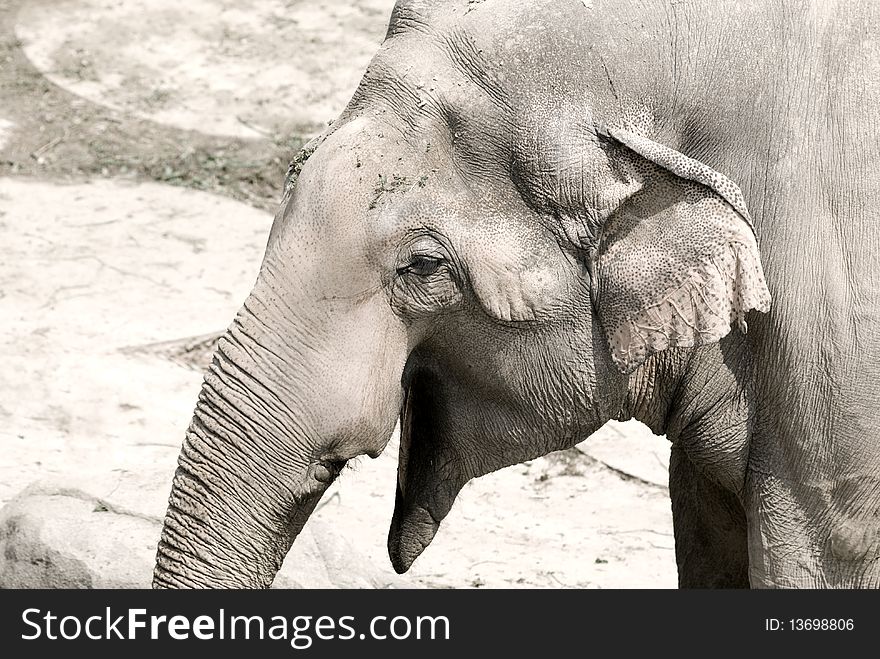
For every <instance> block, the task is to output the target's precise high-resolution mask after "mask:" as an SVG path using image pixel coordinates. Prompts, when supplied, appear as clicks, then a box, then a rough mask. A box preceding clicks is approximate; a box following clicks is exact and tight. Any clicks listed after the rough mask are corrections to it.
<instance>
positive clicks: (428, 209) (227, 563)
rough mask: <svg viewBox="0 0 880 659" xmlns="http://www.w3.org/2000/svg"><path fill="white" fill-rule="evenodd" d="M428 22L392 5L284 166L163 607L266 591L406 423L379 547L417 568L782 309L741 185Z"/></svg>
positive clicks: (178, 526) (472, 29)
mask: <svg viewBox="0 0 880 659" xmlns="http://www.w3.org/2000/svg"><path fill="white" fill-rule="evenodd" d="M428 11H430V10H429V9H423V8H421V4H420V3H412V4H410V3H400V4H399V5H398V6H397V8H396V9H395V13H394V15H393V17H392V21H391V27H390V28H389V35H388V38H387V40H386V42H385V44H384V45H383V47H382V49H381V50H380V52H379V54H378V55H377V56H376V58H375V59H374V61H373V62H372V64H371V65H370V69H369V70H368V72H367V74H366V76H365V77H364V80H363V81H362V83H361V85H360V87H359V89H358V91H357V93H356V94H355V96H354V98H353V99H352V101H351V103H350V104H349V106H348V108H347V109H346V110H345V112H344V113H343V114H342V116H341V117H340V118H339V119H338V120H337V121H336V122H335V123H334V124H333V125H332V126H331V127H330V128H329V129H328V130H327V131H326V132H325V134H324V135H322V136H321V137H320V138H318V140H316V141H315V142H314V143H312V145H310V147H309V148H308V149H307V150H306V151H304V152H303V154H301V157H300V158H299V162H298V163H297V164H296V165H295V166H294V167H293V168H292V171H291V174H290V181H289V184H288V186H287V193H286V194H285V198H284V200H283V202H282V206H281V209H280V211H279V213H278V215H277V217H276V220H275V223H274V225H273V228H272V231H271V235H270V238H269V242H268V246H267V248H266V253H265V257H264V260H263V263H262V266H261V269H260V272H259V276H258V278H257V281H256V284H255V286H254V289H253V292H252V293H251V294H250V296H249V297H248V298H247V300H246V301H245V302H244V305H243V306H242V308H241V310H240V311H239V313H238V315H237V316H236V318H235V319H234V321H233V323H232V325H231V326H230V327H229V329H228V331H227V332H226V334H225V336H224V337H223V338H222V339H221V340H220V343H219V345H218V349H217V352H216V355H215V357H214V360H213V363H212V365H211V367H210V370H209V371H208V373H207V375H206V377H205V382H204V386H203V388H202V392H201V395H200V396H199V400H198V404H197V406H196V409H195V414H194V418H193V420H192V423H191V425H190V427H189V430H188V431H187V433H186V438H185V440H184V443H183V448H182V451H181V454H180V458H179V467H178V469H177V473H176V475H175V478H174V483H173V490H172V493H171V497H170V502H169V507H168V513H167V516H166V519H165V525H164V529H163V533H162V539H161V542H160V545H159V552H158V559H157V565H156V569H155V573H154V585H155V586H157V587H187V586H211V587H218V586H239V587H240V586H245V587H265V586H267V585H268V584H270V583H271V581H272V579H273V578H274V575H275V572H276V571H277V570H278V568H279V566H280V565H281V562H282V560H283V558H284V556H285V554H286V552H287V550H288V549H289V547H290V545H291V543H292V542H293V540H294V539H295V537H296V535H297V533H298V532H299V531H300V529H301V528H302V526H303V524H304V523H305V521H306V520H307V518H308V516H309V514H310V513H311V512H312V510H313V509H314V507H315V505H316V503H317V502H318V500H319V498H320V497H321V494H322V493H323V492H324V491H325V490H326V489H327V487H328V485H329V484H330V483H331V482H332V481H333V479H334V478H335V477H336V475H337V474H338V473H339V471H340V469H341V468H342V467H343V465H345V463H346V461H348V460H350V459H352V458H354V457H356V456H360V455H364V454H366V455H369V456H371V457H375V456H377V455H378V454H379V453H380V452H381V451H382V450H383V448H384V447H385V445H386V443H387V441H388V439H389V437H390V436H391V434H392V432H393V430H394V427H395V425H396V423H397V421H398V419H400V422H401V441H400V458H399V471H398V484H397V501H396V508H395V512H394V518H393V520H392V522H391V531H390V535H389V540H388V549H389V554H390V556H391V561H392V563H393V565H394V567H395V569H396V570H397V571H399V572H402V571H405V570H407V569H408V568H409V566H410V565H411V564H412V562H413V561H414V560H415V559H416V558H417V557H418V555H419V554H420V553H421V552H422V550H423V549H424V548H425V547H426V546H427V545H428V543H429V542H430V541H431V539H432V538H433V536H434V534H435V532H436V531H437V529H438V526H439V524H440V522H441V520H442V519H443V518H444V516H446V514H447V513H448V512H449V510H450V507H451V506H452V504H453V501H454V499H455V497H456V494H457V493H458V492H459V490H460V489H461V488H462V486H463V485H464V484H465V483H466V482H467V481H468V480H470V479H472V478H475V477H478V476H480V475H483V474H486V473H488V472H491V471H494V470H497V469H499V468H501V467H504V466H507V465H511V464H515V463H518V462H521V461H524V460H529V459H533V458H535V457H537V456H540V455H543V454H546V453H548V452H550V451H554V450H558V449H562V448H565V447H569V446H572V445H573V444H574V443H576V442H578V441H581V440H582V439H584V438H586V437H587V436H588V435H590V434H591V433H592V432H594V431H595V430H597V429H598V428H599V427H600V426H602V425H603V424H604V423H605V422H606V421H607V420H609V419H611V418H615V417H617V416H618V415H619V414H620V412H621V410H622V409H623V408H624V406H625V405H626V404H627V398H628V396H629V395H630V382H631V380H632V378H631V377H630V374H631V373H633V372H634V371H636V370H637V369H639V368H640V366H641V365H642V364H643V363H644V362H645V361H646V360H650V359H652V358H653V356H654V355H657V354H659V353H661V352H662V351H665V350H667V349H670V348H676V347H688V346H699V345H703V344H706V343H711V342H716V341H718V340H719V339H721V337H723V336H724V335H725V334H727V333H728V332H729V331H730V329H731V327H732V326H733V325H736V324H739V326H740V327H741V328H742V329H745V322H744V315H745V314H746V312H747V311H749V310H750V309H758V310H766V309H767V306H768V303H769V296H768V293H767V289H766V286H765V284H764V279H763V274H762V272H761V264H760V259H759V254H758V250H757V245H756V240H755V236H754V233H753V230H752V228H751V226H750V221H749V215H748V212H747V210H746V208H745V205H744V203H743V200H742V196H741V194H740V192H739V189H738V188H737V186H736V185H735V184H733V183H732V182H731V181H730V180H728V179H727V178H726V177H724V176H723V175H721V174H719V173H718V172H715V171H714V170H713V169H711V168H710V167H709V166H707V165H705V164H703V163H700V162H697V161H696V160H692V159H690V158H687V157H685V156H683V155H682V154H681V153H679V152H677V151H675V150H672V149H670V148H667V147H665V146H661V145H660V144H659V143H658V141H657V140H655V139H653V137H654V136H655V134H656V132H657V128H656V127H655V126H654V125H653V124H651V122H645V121H641V120H639V121H634V120H629V119H626V118H625V117H615V116H614V113H612V112H611V111H609V110H608V109H607V108H608V104H607V100H608V97H607V92H603V94H605V95H604V96H603V94H600V93H598V92H597V94H596V95H595V96H594V97H591V98H587V97H585V96H584V94H583V92H582V89H583V87H582V88H580V90H578V91H577V93H575V89H574V87H572V90H571V92H570V93H569V92H568V91H566V89H565V88H562V87H557V88H553V89H551V88H547V89H544V88H543V84H544V83H540V84H539V83H536V82H535V81H536V80H537V81H540V80H544V79H545V78H546V76H544V77H543V78H542V77H541V74H540V73H539V71H540V69H541V63H540V62H539V61H538V62H534V63H532V64H523V65H522V66H520V67H519V69H515V70H507V69H503V68H502V66H503V65H502V64H499V62H502V60H504V59H507V60H508V61H511V62H512V61H514V60H515V56H514V54H513V53H512V52H508V51H507V50H505V49H516V48H521V47H522V46H521V45H517V44H515V43H514V44H512V45H511V44H510V43H508V42H504V40H503V39H501V40H499V39H498V38H488V37H484V36H481V35H483V34H484V33H483V32H482V31H481V30H480V29H479V27H480V26H479V24H478V23H477V24H475V25H470V26H467V27H468V29H467V30H464V28H462V27H461V26H460V25H459V26H458V27H455V28H454V29H453V28H449V29H447V30H446V32H444V33H443V34H444V35H445V36H443V37H442V38H441V37H436V38H428V37H426V36H425V34H426V32H425V30H423V29H421V28H422V27H423V26H424V25H425V24H426V21H427V20H428V19H427V18H425V15H423V13H420V12H428ZM475 15H476V12H475ZM414 16H416V17H417V18H418V20H415V19H414V18H413V17H414ZM465 19H467V20H477V18H476V16H475V17H474V18H468V17H467V16H465V17H464V18H463V19H461V20H465ZM509 27H510V29H511V30H513V29H515V28H516V23H515V21H514V22H512V23H511V24H510V26H509ZM438 29H439V28H438ZM503 29H504V27H503V26H502V27H498V26H496V30H499V31H503ZM554 47H555V46H554V45H553V44H545V45H544V47H543V50H541V49H540V48H538V49H536V50H535V51H534V52H535V53H544V54H545V55H546V56H547V57H552V56H553V53H552V50H553V48H554ZM510 68H512V67H510ZM533 69H534V70H533ZM593 88H594V89H598V88H599V86H597V85H594V87H593Z"/></svg>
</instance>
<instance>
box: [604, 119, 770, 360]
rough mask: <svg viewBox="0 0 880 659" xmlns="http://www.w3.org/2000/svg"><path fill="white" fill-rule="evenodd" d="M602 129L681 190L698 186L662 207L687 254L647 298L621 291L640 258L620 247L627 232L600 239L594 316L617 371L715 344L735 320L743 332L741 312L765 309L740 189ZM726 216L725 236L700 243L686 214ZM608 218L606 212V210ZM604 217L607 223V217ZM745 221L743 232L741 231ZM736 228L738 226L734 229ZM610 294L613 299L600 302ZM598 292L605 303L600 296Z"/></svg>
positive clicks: (659, 148) (656, 147)
mask: <svg viewBox="0 0 880 659" xmlns="http://www.w3.org/2000/svg"><path fill="white" fill-rule="evenodd" d="M605 134H606V135H607V136H609V137H611V138H612V139H614V140H615V141H619V142H621V143H622V144H623V145H624V146H626V147H627V148H629V149H630V150H631V151H634V152H635V153H636V154H637V155H639V156H641V157H642V158H644V159H645V160H648V161H650V162H651V163H653V164H654V165H657V166H658V167H661V168H662V169H664V170H665V171H667V172H669V173H671V174H673V175H674V176H676V177H678V178H680V179H683V180H682V181H681V184H682V191H683V192H684V190H685V189H686V188H688V187H690V188H691V189H693V186H694V184H698V186H697V189H701V190H703V191H704V192H703V194H701V195H699V196H700V197H701V199H699V200H698V201H694V200H693V199H691V200H690V201H687V200H686V199H685V196H686V195H684V194H682V198H681V200H680V201H679V202H677V203H675V204H673V205H672V206H670V207H669V208H668V209H667V211H666V212H667V213H669V214H671V215H670V216H669V217H672V221H670V222H669V223H668V224H667V225H666V226H667V227H668V230H671V231H676V233H679V232H680V233H681V234H682V236H683V239H687V240H692V241H693V242H694V244H695V247H694V250H693V254H692V255H691V256H692V258H691V257H688V258H687V259H683V260H682V262H681V263H677V265H680V266H681V269H680V271H678V272H675V273H672V272H670V273H669V275H670V277H669V279H670V287H669V289H668V290H665V291H664V292H663V294H662V295H660V296H658V297H657V298H654V299H645V297H644V296H642V295H640V294H639V292H638V291H627V290H626V288H627V284H628V282H627V281H626V273H627V272H628V271H631V270H632V269H638V268H639V267H643V265H642V264H641V263H640V262H639V257H638V255H637V254H635V253H629V252H628V250H627V248H626V247H627V237H626V236H622V237H621V236H614V235H612V236H611V237H610V238H609V237H607V236H606V237H605V239H606V240H612V241H615V242H617V243H618V244H616V245H615V246H614V249H613V250H612V251H611V252H610V253H607V252H606V255H605V257H604V259H605V260H604V261H603V257H602V256H597V259H596V262H595V264H594V272H595V275H596V277H597V279H598V282H597V284H596V285H597V287H598V289H600V290H603V291H605V293H603V294H602V295H600V296H599V298H600V299H599V303H598V309H597V311H598V316H599V319H600V321H601V323H602V326H603V330H604V332H605V335H606V338H607V340H608V344H609V349H610V351H611V357H612V361H613V362H614V364H615V365H616V366H617V368H618V370H619V371H620V372H622V373H624V374H628V373H631V372H632V371H634V370H635V369H636V368H638V367H639V366H641V364H642V363H644V361H645V360H646V359H647V358H648V357H649V356H650V355H651V354H654V353H657V352H660V351H662V350H666V349H667V348H672V347H695V346H700V345H706V344H709V343H715V342H717V341H719V340H720V339H721V338H723V337H724V336H726V335H727V334H728V333H729V332H730V331H731V329H732V327H733V326H734V324H735V325H737V326H738V327H739V329H740V331H742V332H743V333H745V332H746V331H747V325H746V321H745V314H746V313H747V312H748V311H751V310H756V311H760V312H767V311H769V309H770V293H769V290H768V289H767V284H766V281H765V279H764V273H763V268H762V265H761V259H760V253H759V250H758V245H757V239H756V235H755V230H754V225H753V224H752V222H751V218H750V216H749V213H748V210H747V208H746V206H745V200H744V199H743V196H742V192H741V191H740V189H739V187H738V186H737V185H736V184H735V183H733V182H732V181H731V180H730V179H728V178H727V177H726V176H724V175H722V174H720V173H718V172H716V171H715V170H713V169H712V168H710V167H709V166H708V165H705V164H703V163H701V162H699V161H697V160H694V159H692V158H688V157H687V156H684V155H683V154H680V153H678V152H676V151H674V150H673V149H670V148H669V147H665V146H663V145H660V144H657V143H655V142H652V141H651V140H649V139H647V138H644V137H641V136H637V135H635V134H633V133H630V132H629V131H626V130H622V129H605ZM710 207H711V208H713V209H714V210H715V212H716V213H719V212H720V214H721V215H722V217H726V218H727V221H726V222H725V226H727V227H729V231H728V232H727V238H726V240H724V241H714V239H709V238H704V239H703V240H700V234H699V233H693V234H691V233H688V232H691V231H694V232H699V231H700V229H699V228H697V227H700V226H702V225H701V224H700V223H698V222H693V224H694V227H695V228H694V229H691V222H690V220H691V219H692V218H697V217H699V216H700V215H701V214H702V213H705V212H706V210H707V208H710ZM612 217H613V214H612ZM612 217H609V218H608V220H607V221H613V220H612ZM746 226H748V227H749V229H748V230H747V229H745V227H746ZM738 227H742V228H741V229H740V228H738ZM609 296H611V297H614V296H617V298H618V299H617V300H609V299H607V298H608V297H609ZM621 296H623V297H621ZM602 297H605V298H606V299H605V300H602V299H601V298H602Z"/></svg>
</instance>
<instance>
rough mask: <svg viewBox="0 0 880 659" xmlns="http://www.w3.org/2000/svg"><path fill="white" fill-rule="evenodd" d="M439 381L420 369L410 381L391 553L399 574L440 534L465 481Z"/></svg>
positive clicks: (402, 423)
mask: <svg viewBox="0 0 880 659" xmlns="http://www.w3.org/2000/svg"><path fill="white" fill-rule="evenodd" d="M442 401H443V397H442V394H441V387H440V383H439V380H438V379H437V378H436V377H435V376H433V375H432V374H430V373H419V374H417V375H415V376H414V377H412V378H411V379H410V380H409V382H408V383H407V385H406V386H405V395H404V402H403V407H402V410H401V414H400V457H399V461H398V469H397V494H396V497H395V502H394V516H393V518H392V520H391V528H390V530H389V533H388V556H389V558H390V559H391V564H392V566H393V567H394V569H395V571H396V572H397V573H398V574H402V573H404V572H406V571H407V570H409V568H410V567H411V566H412V564H413V562H414V561H415V560H416V559H417V558H418V557H419V556H420V555H421V553H422V552H423V551H424V550H425V548H426V547H427V546H428V545H429V544H430V543H431V541H432V540H433V539H434V536H435V534H436V533H437V529H438V528H439V527H440V522H441V521H442V520H443V518H444V517H446V515H447V514H448V513H449V510H450V509H451V508H452V503H453V501H454V500H455V496H456V495H457V494H458V492H459V490H460V489H461V487H462V486H463V485H464V482H463V481H462V480H461V479H460V478H458V477H457V476H456V472H455V470H454V468H453V467H454V465H455V464H456V462H457V461H456V460H454V459H450V457H451V455H450V453H449V449H450V444H449V442H445V441H443V440H444V438H443V432H442V428H443V426H444V424H443V423H442V414H441V411H442Z"/></svg>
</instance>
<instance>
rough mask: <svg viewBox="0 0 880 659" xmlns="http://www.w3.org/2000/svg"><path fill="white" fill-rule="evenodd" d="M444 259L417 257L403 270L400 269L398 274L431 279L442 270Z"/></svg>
mask: <svg viewBox="0 0 880 659" xmlns="http://www.w3.org/2000/svg"><path fill="white" fill-rule="evenodd" d="M442 263H443V260H442V259H438V258H435V257H433V256H423V255H420V254H419V255H416V256H413V257H412V259H411V260H410V262H409V263H408V264H407V265H406V266H404V267H403V268H398V270H397V273H398V274H404V273H407V272H409V273H412V274H414V275H416V276H418V277H430V276H431V275H433V274H434V273H435V272H437V271H438V270H439V269H440V265H441V264H442Z"/></svg>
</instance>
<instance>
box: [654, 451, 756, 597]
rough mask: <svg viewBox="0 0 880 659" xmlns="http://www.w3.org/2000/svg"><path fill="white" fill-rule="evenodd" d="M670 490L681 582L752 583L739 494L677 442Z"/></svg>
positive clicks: (711, 584) (683, 584) (700, 584)
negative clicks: (714, 478) (709, 474)
mask: <svg viewBox="0 0 880 659" xmlns="http://www.w3.org/2000/svg"><path fill="white" fill-rule="evenodd" d="M669 494H670V496H671V498H672V521H673V526H674V529H675V560H676V563H677V564H678V585H679V587H680V588H748V587H749V553H748V541H747V533H746V531H747V529H746V518H745V513H744V511H743V508H742V505H741V504H740V502H739V500H738V499H737V497H736V495H734V494H733V493H731V492H729V491H728V490H726V489H724V488H722V487H721V486H719V485H718V484H716V483H715V482H713V481H712V480H710V479H709V478H708V477H706V476H705V475H704V474H703V473H702V472H701V471H700V470H699V469H698V468H697V467H696V466H695V465H694V463H693V462H691V460H690V458H688V456H687V455H686V454H685V452H684V451H683V450H681V449H679V448H676V447H673V449H672V455H671V457H670V461H669Z"/></svg>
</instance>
